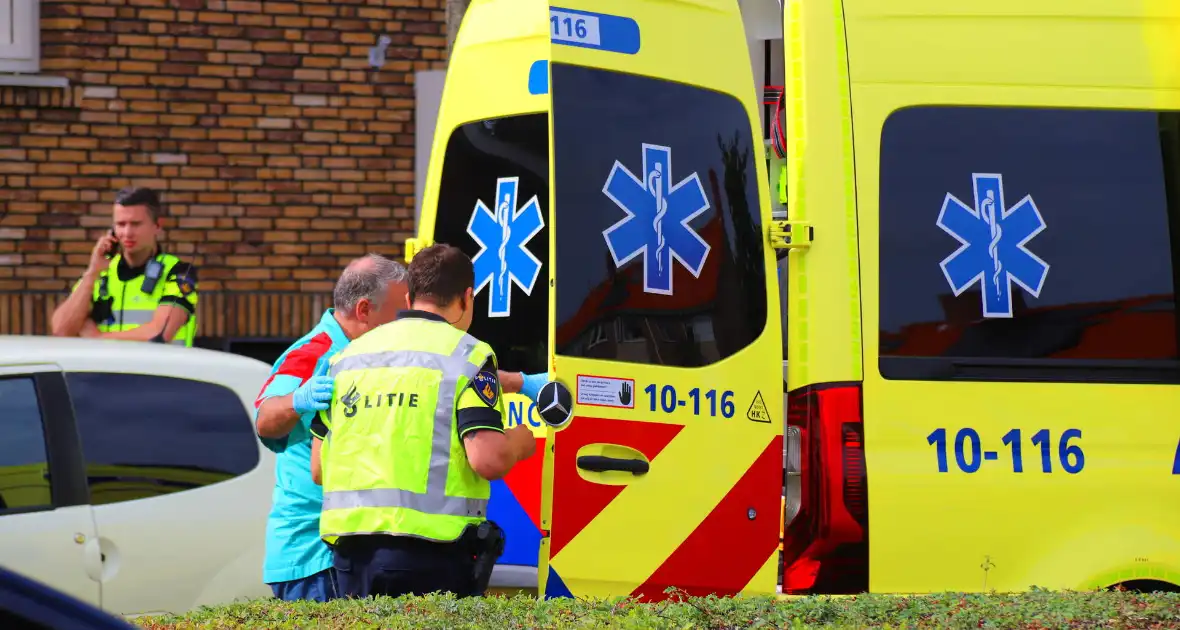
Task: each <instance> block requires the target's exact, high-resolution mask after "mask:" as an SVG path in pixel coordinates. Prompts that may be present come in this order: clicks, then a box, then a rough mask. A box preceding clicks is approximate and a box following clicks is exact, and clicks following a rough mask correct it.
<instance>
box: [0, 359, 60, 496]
mask: <svg viewBox="0 0 1180 630" xmlns="http://www.w3.org/2000/svg"><path fill="white" fill-rule="evenodd" d="M0 425H2V426H3V427H4V439H3V441H0V510H5V509H19V508H35V507H42V506H44V507H49V506H50V505H51V504H52V499H51V496H50V491H49V479H48V474H49V464H48V461H49V460H48V458H47V457H46V450H45V431H44V426H43V425H42V421H41V405H40V404H39V403H38V401H37V389H36V387H35V386H34V384H33V379H32V378H28V377H22V378H6V379H0Z"/></svg>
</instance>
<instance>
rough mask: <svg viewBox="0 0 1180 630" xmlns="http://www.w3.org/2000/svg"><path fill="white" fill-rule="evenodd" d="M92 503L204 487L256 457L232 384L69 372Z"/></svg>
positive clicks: (249, 428)
mask: <svg viewBox="0 0 1180 630" xmlns="http://www.w3.org/2000/svg"><path fill="white" fill-rule="evenodd" d="M66 384H67V386H68V387H69V390H70V398H71V400H72V401H73V404H74V415H75V417H76V418H77V422H78V433H79V434H80V435H81V438H82V451H83V453H84V454H85V457H86V474H87V477H88V478H89V481H90V495H91V503H93V504H95V505H101V504H104V503H115V502H118V501H130V500H133V499H142V498H145V497H152V496H156V495H160V494H168V493H171V492H177V491H180V490H189V489H192V488H199V487H201V486H207V485H209V484H213V483H217V482H219V481H225V480H227V479H232V478H233V477H236V476H238V475H241V474H243V473H246V472H249V471H250V470H252V469H253V468H254V466H255V465H257V464H258V442H257V438H256V437H255V436H254V428H253V422H252V421H251V419H250V416H249V415H248V414H247V413H246V409H245V407H244V406H243V405H242V401H241V399H239V398H238V395H237V394H235V393H234V392H233V391H232V390H230V389H227V388H225V387H222V386H220V385H214V384H212V383H204V382H201V381H192V380H188V379H181V378H167V377H161V376H147V375H140V374H105V373H101V372H99V373H90V372H72V373H67V374H66Z"/></svg>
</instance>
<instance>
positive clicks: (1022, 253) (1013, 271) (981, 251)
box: [938, 173, 1049, 317]
mask: <svg viewBox="0 0 1180 630" xmlns="http://www.w3.org/2000/svg"><path fill="white" fill-rule="evenodd" d="M971 179H972V181H973V182H974V188H975V204H974V206H968V205H967V204H965V203H963V202H962V201H959V199H957V198H956V197H955V196H954V195H952V194H950V193H947V195H946V198H945V199H944V200H943V202H942V211H941V212H939V213H938V227H940V228H942V229H943V231H945V232H946V233H947V234H950V235H951V236H953V237H954V238H955V240H957V241H959V243H961V245H960V246H959V248H958V249H956V250H955V251H954V253H952V254H951V255H950V256H947V257H946V258H945V259H943V261H942V263H941V264H940V265H939V266H940V267H942V273H943V275H944V276H946V281H947V284H949V285H950V287H951V290H952V291H954V293H955V295H960V294H962V293H963V292H964V291H966V290H967V289H968V288H970V287H971V286H972V285H974V284H975V283H976V282H978V283H979V284H980V292H981V293H982V295H983V316H984V317H1012V284H1013V283H1015V284H1016V285H1017V286H1019V287H1020V288H1022V289H1024V290H1025V291H1028V293H1029V294H1031V295H1032V296H1033V297H1039V296H1040V295H1041V288H1042V287H1044V286H1045V277H1046V276H1047V275H1048V274H1049V264H1048V263H1046V262H1045V261H1043V260H1041V259H1040V258H1038V257H1037V256H1036V254H1033V253H1032V252H1031V251H1029V250H1028V248H1027V247H1026V245H1027V244H1028V242H1029V241H1031V240H1032V239H1033V237H1034V236H1036V235H1037V234H1040V232H1041V230H1044V229H1045V220H1044V219H1043V218H1041V211H1040V210H1039V209H1037V205H1036V203H1034V202H1033V199H1032V196H1030V195H1025V196H1024V198H1023V199H1021V200H1020V201H1019V202H1017V203H1016V205H1014V206H1012V207H1011V208H1008V207H1007V206H1006V205H1004V179H1003V176H1002V175H997V174H991V173H973V174H972V175H971Z"/></svg>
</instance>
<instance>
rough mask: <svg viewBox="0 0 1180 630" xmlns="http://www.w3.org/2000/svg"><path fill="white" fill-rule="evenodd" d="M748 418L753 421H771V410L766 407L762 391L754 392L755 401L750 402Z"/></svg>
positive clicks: (747, 412)
mask: <svg viewBox="0 0 1180 630" xmlns="http://www.w3.org/2000/svg"><path fill="white" fill-rule="evenodd" d="M746 418H748V419H749V420H751V421H752V422H770V410H769V409H767V408H766V401H764V400H762V392H760V391H759V392H755V393H754V402H752V403H750V409H749V410H748V411H746Z"/></svg>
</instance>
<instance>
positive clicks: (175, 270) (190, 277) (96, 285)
mask: <svg viewBox="0 0 1180 630" xmlns="http://www.w3.org/2000/svg"><path fill="white" fill-rule="evenodd" d="M160 213H161V207H160V198H159V196H158V195H157V194H156V193H155V191H153V190H151V189H148V188H124V189H123V190H120V191H119V192H118V193H117V194H116V195H115V207H114V211H113V214H114V222H113V227H112V229H111V231H110V232H109V233H107V234H104V235H103V236H102V238H100V239H99V240H98V243H97V244H96V245H95V246H94V250H93V251H92V252H91V254H90V264H89V266H88V267H87V268H86V272H85V273H84V274H83V275H82V278H80V279H79V280H78V282H76V283H75V284H74V287H73V289H72V292H71V293H70V297H69V298H67V299H66V301H65V302H63V303H62V304H61V305H60V306H59V307H58V308H57V310H55V311H54V313H53V320H52V323H51V327H52V330H53V334H54V335H56V336H58V337H101V338H107V339H126V340H134V341H156V342H162V343H172V344H175V345H180V346H187V347H192V345H193V339H194V338H195V336H196V330H197V316H196V312H197V268H196V267H195V266H193V265H192V264H190V263H187V262H184V261H182V260H180V259H179V258H177V257H176V256H173V255H172V254H168V253H165V252H164V251H162V250H161V249H160V245H159V234H160V231H161V226H160Z"/></svg>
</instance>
